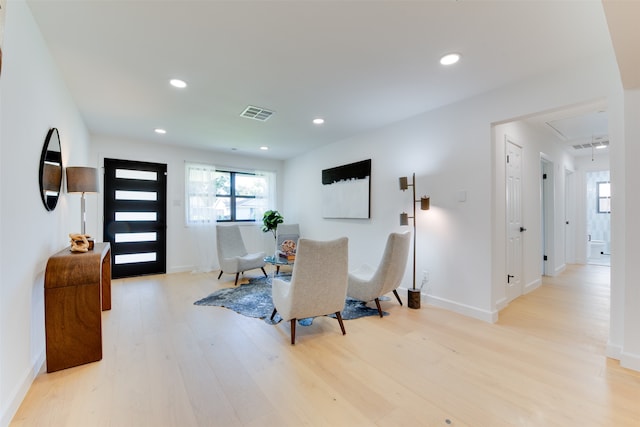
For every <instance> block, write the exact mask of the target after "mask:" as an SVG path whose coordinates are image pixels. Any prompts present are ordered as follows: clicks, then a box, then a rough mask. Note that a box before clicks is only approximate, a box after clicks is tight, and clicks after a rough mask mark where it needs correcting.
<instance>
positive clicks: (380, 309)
mask: <svg viewBox="0 0 640 427" xmlns="http://www.w3.org/2000/svg"><path fill="white" fill-rule="evenodd" d="M375 302H376V307H378V314H380V317H382V308H381V307H380V300H379V299H378V298H376V299H375Z"/></svg>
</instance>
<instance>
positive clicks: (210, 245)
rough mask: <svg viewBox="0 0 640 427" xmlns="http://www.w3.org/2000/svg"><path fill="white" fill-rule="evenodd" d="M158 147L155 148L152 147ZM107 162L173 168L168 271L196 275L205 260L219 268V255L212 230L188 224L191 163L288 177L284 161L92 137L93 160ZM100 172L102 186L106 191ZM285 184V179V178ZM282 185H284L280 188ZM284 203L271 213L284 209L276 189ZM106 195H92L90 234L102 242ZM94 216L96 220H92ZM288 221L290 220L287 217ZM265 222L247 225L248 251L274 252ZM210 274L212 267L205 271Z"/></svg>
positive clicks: (169, 176) (169, 191)
mask: <svg viewBox="0 0 640 427" xmlns="http://www.w3.org/2000/svg"><path fill="white" fill-rule="evenodd" d="M152 147H153V148H152ZM105 158H115V159H124V160H136V161H144V162H154V163H164V164H167V272H168V273H172V272H177V271H192V270H194V269H197V268H196V267H197V265H198V261H199V259H200V257H201V256H205V257H206V259H204V260H202V261H201V262H207V260H210V261H211V262H212V264H210V265H209V267H210V268H218V262H217V255H216V253H215V236H214V235H213V234H212V233H211V229H208V228H207V227H186V226H185V215H184V213H185V208H184V206H185V171H184V165H185V162H199V163H205V164H211V165H214V166H228V167H233V168H240V169H258V170H265V171H276V172H277V174H278V176H279V177H282V176H283V175H284V171H283V169H284V163H283V162H282V161H281V160H270V159H263V158H259V157H249V156H243V155H237V154H233V153H224V152H214V151H205V150H197V149H185V148H178V147H175V146H171V145H167V144H160V143H157V142H150V141H132V140H126V139H123V138H118V137H114V136H105V135H93V136H92V150H91V159H92V162H95V163H96V164H98V165H99V166H100V167H101V168H102V167H103V166H104V159H105ZM102 175H103V174H102V173H100V188H103V185H102V184H103V183H102V178H103V177H102ZM279 181H280V182H281V181H283V180H279ZM279 187H280V188H281V187H282V184H281V183H280V184H279ZM276 194H277V199H278V203H277V206H273V207H271V209H278V206H281V204H282V202H281V200H282V197H283V196H282V195H283V193H282V191H281V190H280V189H276ZM102 197H103V194H102V193H101V194H98V195H90V196H87V198H88V200H87V212H88V213H87V216H88V218H87V232H88V233H89V234H91V233H93V235H95V236H97V237H98V238H99V240H102V227H103V225H102V217H103V215H102V212H103V210H102V209H103V203H102ZM91 212H93V213H94V214H93V215H92V216H89V215H90V213H91ZM285 220H287V221H288V220H289V218H287V216H286V214H285ZM261 225H262V222H259V223H258V224H256V225H245V226H243V227H242V232H243V237H244V241H245V244H246V246H247V250H248V251H249V252H252V251H268V250H272V249H273V247H272V246H273V237H272V235H271V233H263V232H262V231H260V226H261ZM205 270H206V268H205Z"/></svg>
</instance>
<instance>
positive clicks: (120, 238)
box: [115, 232, 158, 243]
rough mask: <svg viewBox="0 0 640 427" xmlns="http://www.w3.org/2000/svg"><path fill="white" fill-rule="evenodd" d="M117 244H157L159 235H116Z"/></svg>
mask: <svg viewBox="0 0 640 427" xmlns="http://www.w3.org/2000/svg"><path fill="white" fill-rule="evenodd" d="M115 237H116V243H126V242H155V241H156V240H158V233H156V232H153V233H116V236H115Z"/></svg>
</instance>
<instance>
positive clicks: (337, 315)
mask: <svg viewBox="0 0 640 427" xmlns="http://www.w3.org/2000/svg"><path fill="white" fill-rule="evenodd" d="M336 319H338V322H339V323H340V329H342V335H346V333H347V331H345V330H344V323H342V314H340V312H339V311H336Z"/></svg>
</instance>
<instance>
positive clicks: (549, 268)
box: [540, 156, 555, 276]
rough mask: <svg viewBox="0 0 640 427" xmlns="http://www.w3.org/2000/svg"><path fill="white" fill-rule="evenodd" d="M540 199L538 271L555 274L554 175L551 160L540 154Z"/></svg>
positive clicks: (547, 274)
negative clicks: (540, 263)
mask: <svg viewBox="0 0 640 427" xmlns="http://www.w3.org/2000/svg"><path fill="white" fill-rule="evenodd" d="M540 172H541V174H540V175H541V176H540V179H541V180H540V199H541V203H540V206H541V213H540V218H541V227H540V229H541V234H542V235H541V240H542V245H540V246H541V248H542V253H541V254H540V261H541V262H542V268H541V269H540V271H541V272H542V275H543V276H554V275H555V262H554V261H555V254H554V244H553V243H554V228H553V218H554V213H555V206H554V199H555V196H554V191H553V188H554V176H553V162H551V161H550V160H548V159H547V158H545V157H544V156H542V157H541V158H540Z"/></svg>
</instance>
